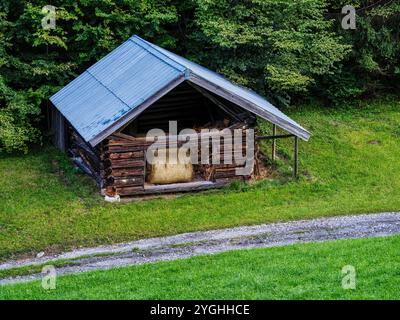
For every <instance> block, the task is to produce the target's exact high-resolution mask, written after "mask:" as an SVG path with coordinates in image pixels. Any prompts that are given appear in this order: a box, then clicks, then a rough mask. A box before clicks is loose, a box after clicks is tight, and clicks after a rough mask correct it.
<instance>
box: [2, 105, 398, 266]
mask: <svg viewBox="0 0 400 320" xmlns="http://www.w3.org/2000/svg"><path fill="white" fill-rule="evenodd" d="M288 113H289V115H290V116H291V117H293V118H294V119H295V120H296V121H298V122H299V123H301V124H302V125H303V126H304V127H306V128H308V129H309V130H310V131H311V132H312V133H313V136H312V137H311V140H310V141H309V142H307V143H306V142H301V143H300V173H301V174H302V177H301V178H300V179H299V180H298V181H293V180H291V179H289V178H288V177H289V174H290V172H291V167H290V164H291V160H292V159H291V157H292V152H291V151H292V143H293V141H289V140H280V141H278V150H279V152H280V153H279V154H280V156H281V159H282V160H280V161H279V164H280V166H279V168H280V171H281V174H280V176H281V177H280V178H276V179H274V180H265V181H262V182H259V183H258V184H256V185H253V186H243V185H237V184H236V185H234V186H232V187H231V188H228V189H226V190H221V191H210V192H204V193H197V194H192V195H184V196H181V197H178V198H171V199H153V200H148V201H139V202H133V203H129V204H107V203H104V201H102V199H101V198H100V196H98V194H97V190H96V188H95V186H94V184H93V182H92V181H91V180H90V179H88V178H86V177H84V176H83V175H80V174H76V172H75V171H74V170H73V169H72V167H71V165H70V164H69V162H68V159H67V158H66V157H65V156H63V155H61V154H60V153H58V152H57V151H55V149H53V148H51V147H45V148H42V149H41V150H36V151H33V152H31V153H29V154H28V155H11V156H10V155H1V156H0V260H4V259H7V258H10V257H16V256H17V255H19V256H20V255H23V254H29V253H32V252H38V251H43V250H46V251H47V252H56V251H60V250H67V249H68V248H71V247H74V246H92V245H97V244H100V243H101V244H105V243H112V242H120V241H126V240H134V239H139V238H145V237H151V236H161V235H169V234H176V233H181V232H188V231H194V230H206V229H215V228H223V227H232V226H236V225H249V224H258V223H267V222H274V221H287V220H293V219H305V218H307V219H308V218H315V217H322V216H331V215H340V214H349V213H361V212H378V211H387V210H399V209H400V161H399V160H398V159H399V158H400V143H399V138H400V129H399V128H400V102H399V101H386V102H380V103H379V102H375V103H371V104H364V105H363V106H362V107H360V108H352V109H348V110H347V109H342V110H331V109H321V108H311V107H309V108H307V107H306V108H302V109H301V111H299V110H295V109H294V110H291V111H289V112H288ZM261 126H262V127H265V125H261ZM291 140H292V139H291ZM371 141H377V143H375V144H374V143H370V142H371ZM265 148H267V147H265ZM282 177H283V178H282Z"/></svg>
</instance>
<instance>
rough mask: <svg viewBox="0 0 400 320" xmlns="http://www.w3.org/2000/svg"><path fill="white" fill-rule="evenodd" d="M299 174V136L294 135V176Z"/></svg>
mask: <svg viewBox="0 0 400 320" xmlns="http://www.w3.org/2000/svg"><path fill="white" fill-rule="evenodd" d="M298 176H299V138H298V137H297V136H295V137H294V177H295V178H297V177H298Z"/></svg>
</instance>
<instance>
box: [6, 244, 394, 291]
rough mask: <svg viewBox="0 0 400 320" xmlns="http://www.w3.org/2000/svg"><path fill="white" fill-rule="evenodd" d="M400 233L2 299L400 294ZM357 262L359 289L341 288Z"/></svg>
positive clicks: (111, 274) (85, 280)
mask: <svg viewBox="0 0 400 320" xmlns="http://www.w3.org/2000/svg"><path fill="white" fill-rule="evenodd" d="M399 247H400V236H394V237H387V238H375V239H357V240H340V241H335V242H325V243H312V244H298V245H293V246H287V247H277V248H269V249H253V250H246V251H232V252H227V253H223V254H218V255H214V256H202V257H195V258H191V259H186V260H178V261H172V262H161V263H156V264H147V265H141V266H134V267H129V268H122V269H113V270H109V271H96V272H90V273H86V274H80V275H73V276H65V277H60V278H58V279H57V283H56V285H57V288H56V289H55V290H53V291H45V290H43V289H42V288H41V285H40V282H33V283H24V284H17V285H9V286H3V287H0V299H398V298H399V296H400V291H399V288H400V277H399V275H400V272H399V270H400V257H399V254H398V248H399ZM346 265H352V266H354V267H355V271H356V289H354V290H351V289H350V290H349V289H348V290H345V289H343V288H342V286H341V284H342V278H343V276H344V274H342V273H341V270H342V268H343V267H344V266H346Z"/></svg>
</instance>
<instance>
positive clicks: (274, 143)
mask: <svg viewBox="0 0 400 320" xmlns="http://www.w3.org/2000/svg"><path fill="white" fill-rule="evenodd" d="M272 136H276V124H273V125H272ZM271 157H272V161H275V159H276V139H275V138H273V139H272V155H271Z"/></svg>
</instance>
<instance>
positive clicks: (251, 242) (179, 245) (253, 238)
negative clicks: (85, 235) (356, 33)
mask: <svg viewBox="0 0 400 320" xmlns="http://www.w3.org/2000/svg"><path fill="white" fill-rule="evenodd" d="M398 233H400V213H398V212H387V213H379V214H364V215H355V216H340V217H332V218H321V219H314V220H301V221H292V222H285V223H273V224H263V225H256V226H244V227H236V228H229V229H220V230H212V231H205V232H193V233H184V234H179V235H176V236H170V237H160V238H151V239H144V240H139V241H134V242H128V243H121V244H116V245H113V246H101V247H95V248H87V249H79V250H75V251H71V252H67V253H63V254H60V255H57V256H51V257H46V256H44V257H41V258H35V259H29V260H23V261H8V262H6V263H3V264H1V265H0V270H5V269H10V268H16V267H22V266H28V265H41V264H47V265H51V263H52V261H55V260H59V259H63V260H64V259H66V260H69V259H72V261H73V263H74V265H71V266H64V267H59V268H57V275H63V274H69V273H79V272H86V271H91V270H101V269H110V268H115V267H123V266H129V265H135V264H143V263H149V262H156V261H165V260H176V259H182V258H188V257H192V256H197V255H203V254H213V253H218V252H223V251H229V250H238V249H248V248H261V247H273V246H283V245H289V244H293V243H298V242H312V241H328V240H336V239H348V238H366V237H380V236H388V235H393V234H398ZM40 278H41V274H34V275H29V276H21V277H16V278H7V279H2V280H0V284H8V283H14V282H23V281H30V280H35V279H40Z"/></svg>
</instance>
